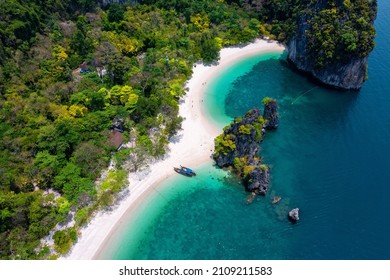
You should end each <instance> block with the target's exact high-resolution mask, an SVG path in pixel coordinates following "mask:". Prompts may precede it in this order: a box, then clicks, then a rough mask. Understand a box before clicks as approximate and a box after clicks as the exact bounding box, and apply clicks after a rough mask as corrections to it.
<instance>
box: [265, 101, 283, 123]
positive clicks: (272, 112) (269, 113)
mask: <svg viewBox="0 0 390 280" xmlns="http://www.w3.org/2000/svg"><path fill="white" fill-rule="evenodd" d="M263 104H264V113H263V118H264V119H266V120H267V123H266V124H265V126H264V127H265V129H277V128H278V125H279V113H278V103H277V101H276V100H274V99H270V98H265V99H264V100H263Z"/></svg>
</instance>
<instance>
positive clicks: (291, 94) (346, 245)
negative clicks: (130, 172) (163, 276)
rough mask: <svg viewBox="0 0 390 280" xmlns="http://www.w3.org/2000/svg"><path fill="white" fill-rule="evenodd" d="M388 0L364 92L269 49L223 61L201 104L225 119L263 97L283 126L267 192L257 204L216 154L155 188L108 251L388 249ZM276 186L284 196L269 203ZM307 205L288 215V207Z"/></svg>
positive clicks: (255, 255) (368, 255)
mask: <svg viewBox="0 0 390 280" xmlns="http://www.w3.org/2000/svg"><path fill="white" fill-rule="evenodd" d="M389 17H390V3H389V2H388V1H384V0H383V1H379V15H378V19H377V21H376V27H377V33H378V36H377V39H376V42H377V46H376V48H375V50H374V52H373V53H372V54H371V56H370V58H369V80H368V81H367V82H366V83H365V85H364V86H363V88H362V90H361V91H360V92H359V93H348V92H344V93H343V92H337V91H332V90H327V89H323V88H320V87H318V86H317V85H315V84H313V83H312V82H310V81H309V80H307V79H306V78H305V77H302V76H300V75H299V74H297V73H295V72H294V71H292V70H291V69H289V68H288V67H287V66H286V64H285V63H284V61H283V58H280V55H275V54H274V55H270V54H267V55H265V56H261V57H255V58H252V59H249V60H245V61H241V62H240V63H239V64H238V65H235V66H234V67H232V68H230V69H227V70H226V71H225V72H224V73H222V75H221V76H220V77H219V78H217V79H216V80H215V81H214V82H213V83H211V84H210V85H209V86H208V91H209V92H208V94H209V96H208V97H207V98H206V99H205V103H206V104H207V105H208V106H209V107H208V109H209V114H210V115H211V116H212V118H213V120H214V121H215V122H216V123H218V124H219V126H220V127H222V126H223V125H224V123H225V122H229V120H230V119H231V118H233V117H235V116H240V115H242V114H244V113H245V112H246V111H247V110H248V109H250V108H252V107H255V106H259V104H260V102H261V100H262V98H263V97H264V96H271V97H274V98H277V99H278V101H279V107H280V126H279V128H278V130H277V131H275V132H272V133H267V135H266V137H265V140H264V142H263V144H262V145H261V153H262V155H263V156H264V161H265V162H266V163H268V164H270V165H271V166H272V179H271V180H272V183H271V189H270V193H269V194H268V195H267V196H266V197H259V198H258V199H257V200H256V201H254V202H253V203H252V204H251V205H246V204H245V199H246V196H247V194H246V193H245V192H244V191H243V187H242V186H241V185H240V184H239V183H238V182H236V180H235V179H234V178H231V177H229V176H228V174H227V173H226V172H224V171H222V170H219V169H216V168H214V167H213V166H211V165H203V166H201V167H199V168H197V171H198V174H199V175H198V176H197V177H196V179H188V178H184V177H180V176H174V177H172V178H171V179H170V180H168V181H166V182H164V184H163V185H162V186H160V187H159V188H158V191H159V193H157V192H156V193H155V195H154V196H153V197H151V198H150V200H149V202H148V203H146V204H144V205H143V206H142V207H143V208H142V209H139V210H138V211H139V214H138V215H136V218H135V220H132V221H129V223H128V224H127V225H124V226H123V228H122V229H121V230H119V231H118V234H117V235H114V236H113V237H112V240H115V241H113V243H111V244H110V245H109V246H108V249H107V250H106V252H104V254H103V255H104V258H109V259H111V258H112V259H390V242H389V240H390V239H389V237H388V236H389V232H390V220H389V215H390V203H389V202H388V200H389V199H388V197H390V172H389V171H388V169H389V167H390V113H389V111H390V110H389V109H390V90H389V89H388V84H387V83H388V78H389V69H390V55H389V52H388V50H387V48H388V46H390V36H389V35H388V34H390V25H389V23H388V20H387V19H388V18H389ZM274 194H278V195H280V196H282V201H281V202H280V203H279V204H277V205H272V204H271V203H270V199H271V197H272V196H273V195H274ZM292 207H299V208H300V209H301V220H300V221H299V223H297V224H296V225H291V224H290V223H289V222H288V221H287V220H286V215H287V212H288V210H289V209H291V208H292Z"/></svg>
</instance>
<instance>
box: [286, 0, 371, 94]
mask: <svg viewBox="0 0 390 280" xmlns="http://www.w3.org/2000/svg"><path fill="white" fill-rule="evenodd" d="M300 7H301V8H300V10H301V12H300V13H299V14H298V15H297V28H296V32H295V33H294V35H293V36H292V38H291V39H290V40H289V43H288V51H289V56H288V57H289V60H290V61H291V62H292V63H293V64H294V65H295V66H296V67H297V68H298V69H299V70H301V71H303V72H306V73H308V74H310V75H311V76H313V77H314V78H316V79H317V80H319V81H320V82H322V83H324V84H326V85H330V86H333V87H336V88H341V89H352V90H357V89H360V88H361V86H362V85H363V82H364V81H365V80H366V79H367V60H368V55H369V53H370V52H371V51H372V49H373V48H374V46H375V43H374V38H375V28H374V26H373V21H374V19H375V18H376V12H377V2H376V0H358V1H350V0H337V1H336V0H332V1H325V0H321V1H302V3H301V4H300Z"/></svg>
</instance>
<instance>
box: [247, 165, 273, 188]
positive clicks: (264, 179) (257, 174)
mask: <svg viewBox="0 0 390 280" xmlns="http://www.w3.org/2000/svg"><path fill="white" fill-rule="evenodd" d="M244 183H245V189H246V190H247V191H249V192H254V193H256V194H261V195H265V194H266V193H267V191H268V187H269V183H270V173H269V167H268V166H267V165H265V164H262V165H260V166H257V167H255V168H254V169H253V170H252V171H250V172H249V174H248V175H247V176H246V177H245V181H244Z"/></svg>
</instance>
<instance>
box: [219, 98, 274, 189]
mask: <svg viewBox="0 0 390 280" xmlns="http://www.w3.org/2000/svg"><path fill="white" fill-rule="evenodd" d="M263 104H264V107H265V108H264V115H263V116H261V110H260V109H253V110H250V111H249V112H248V113H246V114H245V116H244V117H243V118H236V119H235V120H234V122H233V123H232V124H230V125H228V126H227V127H225V128H224V131H223V133H222V134H221V135H219V136H218V137H217V138H216V139H215V152H214V154H213V158H214V160H215V162H216V164H217V165H218V166H219V167H232V168H233V171H234V172H235V173H236V174H238V175H239V176H241V178H242V181H243V183H244V185H245V189H246V190H247V191H250V192H252V193H253V194H261V195H265V194H266V193H267V191H268V186H269V183H270V168H269V167H268V166H267V165H265V164H260V163H261V157H260V156H259V155H258V150H259V144H260V143H261V141H262V140H263V136H264V133H265V131H266V129H276V128H277V127H278V122H279V117H278V109H277V101H276V100H274V99H271V98H264V100H263Z"/></svg>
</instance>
